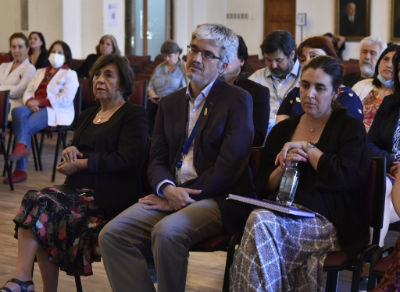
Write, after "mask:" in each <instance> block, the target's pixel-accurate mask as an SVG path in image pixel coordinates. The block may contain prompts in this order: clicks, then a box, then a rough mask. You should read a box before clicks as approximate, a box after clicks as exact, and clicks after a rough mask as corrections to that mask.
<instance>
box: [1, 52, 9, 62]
mask: <svg viewBox="0 0 400 292" xmlns="http://www.w3.org/2000/svg"><path fill="white" fill-rule="evenodd" d="M7 62H10V55H9V54H8V53H0V64H1V63H7Z"/></svg>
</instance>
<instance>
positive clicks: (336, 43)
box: [332, 39, 346, 59]
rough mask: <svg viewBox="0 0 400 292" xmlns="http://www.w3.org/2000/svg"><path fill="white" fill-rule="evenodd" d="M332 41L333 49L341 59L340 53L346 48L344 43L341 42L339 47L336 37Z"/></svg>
mask: <svg viewBox="0 0 400 292" xmlns="http://www.w3.org/2000/svg"><path fill="white" fill-rule="evenodd" d="M332 43H333V48H334V49H335V51H336V54H337V56H338V57H339V58H340V59H343V54H342V53H343V51H344V50H345V49H346V43H345V42H343V44H342V45H341V46H340V48H339V47H338V43H339V40H338V39H333V41H332Z"/></svg>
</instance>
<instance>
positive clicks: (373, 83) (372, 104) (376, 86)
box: [352, 45, 399, 132]
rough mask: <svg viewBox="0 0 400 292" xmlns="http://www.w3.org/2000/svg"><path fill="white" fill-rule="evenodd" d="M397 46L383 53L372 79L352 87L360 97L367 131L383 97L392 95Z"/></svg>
mask: <svg viewBox="0 0 400 292" xmlns="http://www.w3.org/2000/svg"><path fill="white" fill-rule="evenodd" d="M398 48H399V46H398V45H390V46H389V47H387V48H386V50H384V51H383V53H382V54H381V56H380V57H379V59H378V62H377V64H376V67H375V74H374V77H373V79H366V80H362V81H360V82H358V83H356V84H355V85H354V86H353V88H352V89H353V90H354V92H355V93H356V94H357V95H358V96H359V97H360V99H361V101H362V105H363V108H364V125H365V129H366V130H367V132H368V131H369V129H370V127H371V125H372V122H373V121H374V117H375V114H376V112H377V110H378V109H379V106H380V105H381V104H382V101H383V99H384V97H385V96H387V95H390V94H393V92H394V91H393V90H394V87H393V85H394V79H393V76H394V75H393V70H394V68H393V63H392V61H393V56H394V54H395V53H396V50H397V49H398Z"/></svg>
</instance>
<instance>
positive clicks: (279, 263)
mask: <svg viewBox="0 0 400 292" xmlns="http://www.w3.org/2000/svg"><path fill="white" fill-rule="evenodd" d="M296 207H299V209H302V210H307V209H306V208H304V207H302V206H299V205H296ZM307 211H310V210H307ZM338 250H340V246H339V243H338V239H337V234H336V229H335V227H334V226H333V224H332V223H330V222H329V221H328V220H327V219H326V218H325V217H323V216H321V215H320V214H318V213H316V216H315V218H300V217H294V216H290V215H285V214H282V213H279V212H273V211H269V210H266V209H256V210H254V211H253V212H252V213H251V214H250V216H249V218H248V219H247V223H246V228H245V231H244V235H243V239H242V243H241V245H240V247H239V248H238V250H237V251H236V253H235V258H234V261H233V264H232V267H231V273H230V291H232V292H233V291H238V292H239V291H240V292H246V291H269V292H279V291H285V292H287V291H296V292H303V291H304V292H305V291H307V292H310V291H322V276H323V264H324V261H325V258H326V255H327V254H328V253H330V252H333V251H338Z"/></svg>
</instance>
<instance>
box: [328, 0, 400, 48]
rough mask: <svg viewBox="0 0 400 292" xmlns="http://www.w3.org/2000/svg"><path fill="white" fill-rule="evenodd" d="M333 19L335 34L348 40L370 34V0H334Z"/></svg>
mask: <svg viewBox="0 0 400 292" xmlns="http://www.w3.org/2000/svg"><path fill="white" fill-rule="evenodd" d="M392 1H398V0H392ZM335 19H336V34H339V35H341V36H344V37H346V40H348V41H360V40H362V39H363V38H365V37H366V36H369V35H370V0H336V17H335Z"/></svg>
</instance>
